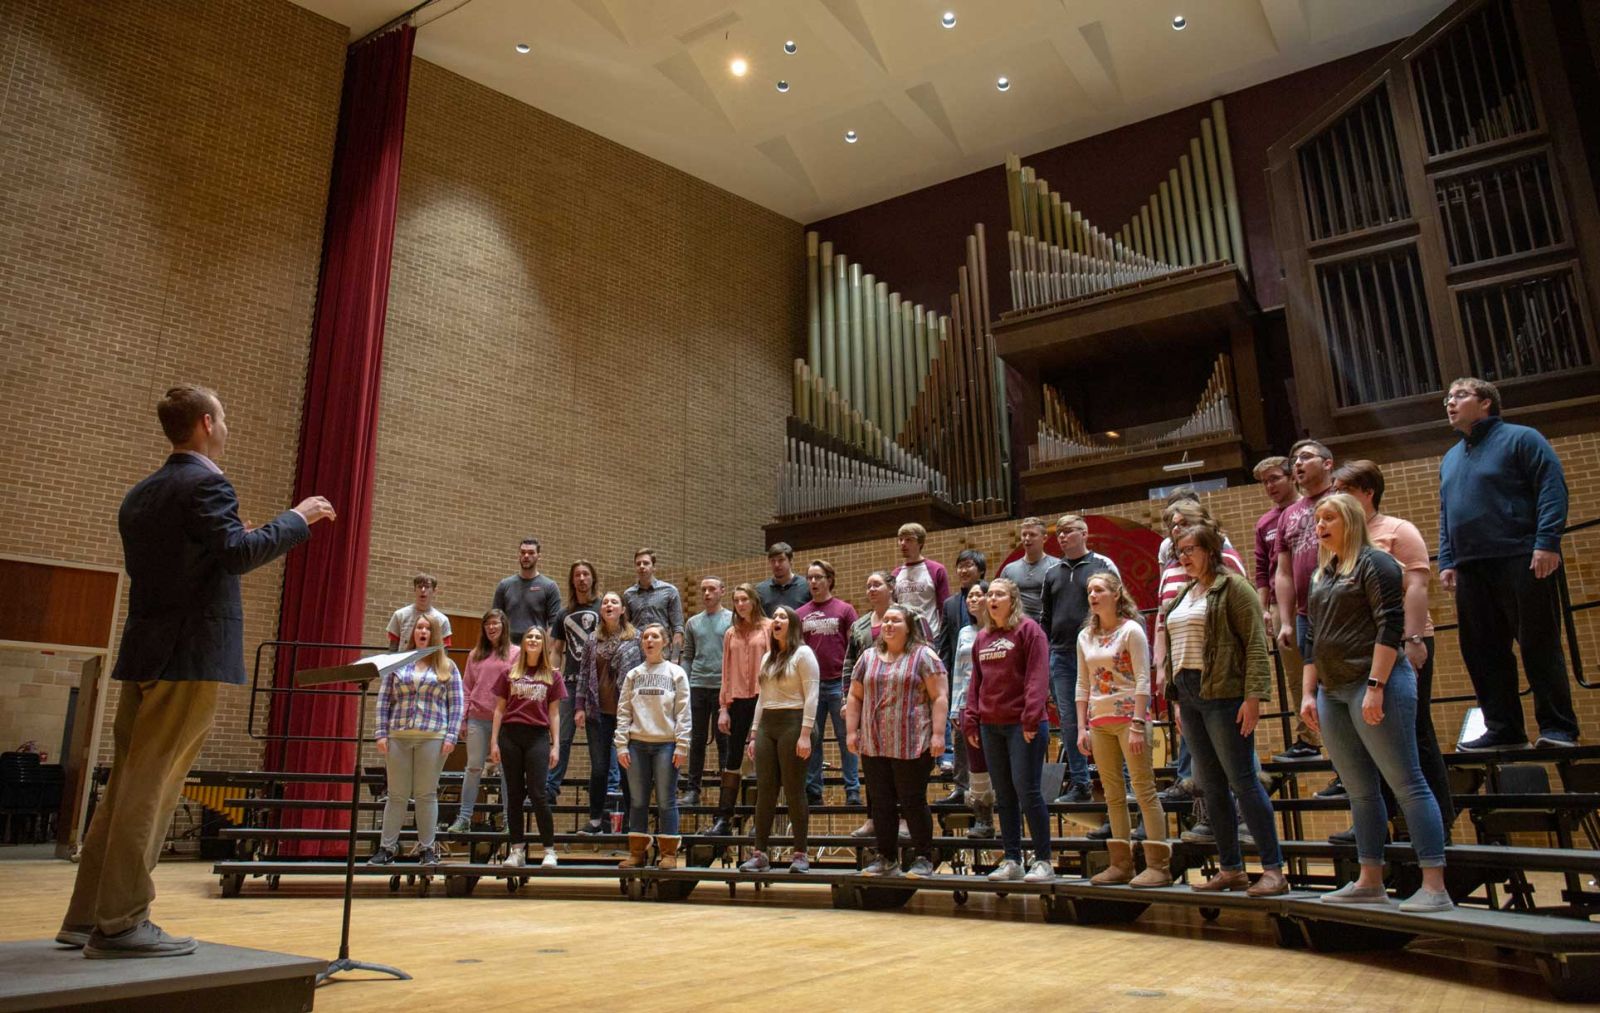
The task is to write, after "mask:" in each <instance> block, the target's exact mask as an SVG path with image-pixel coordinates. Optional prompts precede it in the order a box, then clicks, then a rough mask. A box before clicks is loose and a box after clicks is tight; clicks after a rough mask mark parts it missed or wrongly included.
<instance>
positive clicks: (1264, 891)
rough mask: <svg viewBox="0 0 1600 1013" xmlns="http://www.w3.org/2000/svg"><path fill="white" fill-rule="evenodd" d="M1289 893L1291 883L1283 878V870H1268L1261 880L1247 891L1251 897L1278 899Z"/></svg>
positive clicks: (1247, 894) (1246, 893)
mask: <svg viewBox="0 0 1600 1013" xmlns="http://www.w3.org/2000/svg"><path fill="white" fill-rule="evenodd" d="M1288 892H1289V881H1288V880H1287V879H1284V878H1283V870H1282V869H1268V870H1266V871H1265V872H1263V873H1262V874H1261V878H1260V879H1257V880H1256V881H1255V883H1253V884H1252V885H1251V887H1250V889H1248V890H1246V891H1245V895H1246V896H1249V897H1276V896H1278V895H1279V894H1284V893H1288Z"/></svg>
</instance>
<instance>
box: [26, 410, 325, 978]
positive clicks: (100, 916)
mask: <svg viewBox="0 0 1600 1013" xmlns="http://www.w3.org/2000/svg"><path fill="white" fill-rule="evenodd" d="M156 414H157V416H158V417H159V418H160V420H161V428H162V429H163V430H164V431H165V432H166V435H167V439H168V440H170V441H171V442H172V456H170V457H168V458H167V461H166V463H165V464H163V465H162V466H161V468H160V469H159V470H157V471H156V472H155V474H153V475H151V476H149V477H148V478H146V479H145V480H144V481H142V482H140V483H139V484H138V485H136V486H134V487H133V488H132V489H131V490H129V491H128V494H127V496H126V497H124V498H123V501H122V509H121V510H120V511H119V512H118V514H117V527H118V529H119V530H120V531H121V534H122V552H123V559H124V564H123V565H124V567H125V568H126V569H127V571H128V576H129V578H130V581H131V586H130V589H129V595H128V619H127V622H126V623H125V624H124V626H123V630H122V646H121V648H120V649H119V650H118V652H117V664H116V667H115V668H114V669H113V670H112V673H111V677H112V678H113V679H116V680H119V681H120V682H121V683H122V687H121V696H120V698H119V699H118V701H117V715H116V721H115V724H114V731H113V737H114V743H115V744H114V752H113V759H112V768H111V782H110V784H108V785H107V786H106V794H105V797H104V798H103V799H102V800H101V802H100V805H99V806H98V807H97V808H96V809H95V814H94V820H93V822H91V823H90V825H89V834H88V837H87V838H86V839H85V841H84V845H83V853H82V856H81V858H80V859H79V864H78V878H77V882H76V884H75V886H74V887H73V891H72V900H71V902H70V903H69V904H68V907H67V915H66V918H65V919H63V921H62V927H61V932H60V933H59V934H58V935H57V936H56V941H57V942H59V943H61V944H63V945H65V946H81V947H83V952H84V956H86V957H100V958H104V957H174V956H180V955H182V954H185V953H192V952H194V950H195V941H194V939H192V938H189V937H177V936H171V935H168V934H167V933H165V932H163V931H162V930H161V929H160V928H158V927H157V926H156V925H154V924H152V923H151V921H150V902H151V901H152V900H154V899H155V884H154V882H152V880H151V878H150V873H151V871H152V870H153V869H154V868H155V866H156V861H157V859H158V858H159V857H160V854H161V842H162V838H163V837H164V836H165V831H166V826H167V823H168V821H169V820H170V819H171V816H172V811H173V808H174V806H175V805H176V804H177V800H178V792H179V790H180V789H181V788H182V786H183V779H184V776H185V775H186V774H187V773H188V772H189V765H190V764H191V763H193V762H194V758H195V756H196V755H197V754H198V753H199V752H200V746H201V743H203V742H204V741H205V737H206V733H207V732H208V731H210V729H211V721H212V718H213V716H214V715H215V713H216V706H217V692H218V688H219V687H220V686H221V685H223V684H224V683H228V684H233V685H240V684H242V683H244V681H245V672H244V612H243V609H242V607H241V605H240V599H239V576H240V575H241V574H244V573H248V572H249V571H251V570H254V569H255V568H256V567H258V566H263V565H265V564H266V563H270V562H271V561H272V560H274V559H277V558H278V557H279V556H281V555H283V554H284V553H286V552H288V551H289V550H290V549H292V548H294V547H295V546H296V545H299V544H300V543H301V542H303V541H305V540H306V539H307V538H309V537H310V535H311V525H312V524H315V523H316V522H317V521H319V520H323V519H325V518H326V519H330V520H331V519H332V518H333V516H334V513H333V507H332V506H331V505H329V503H328V501H327V500H325V499H323V498H322V497H321V496H312V497H310V498H309V499H306V500H304V501H303V502H301V503H300V504H299V505H298V506H296V507H295V508H294V509H293V510H286V511H284V512H283V513H282V514H279V515H278V516H277V517H276V518H274V519H273V520H272V521H271V522H270V523H268V524H264V525H262V526H261V527H259V528H255V529H253V530H252V529H250V528H248V527H246V526H245V524H244V523H243V522H241V521H240V520H239V500H238V497H237V496H235V495H234V491H233V486H232V485H231V484H230V483H229V482H228V480H227V479H226V478H224V477H223V475H222V470H221V469H220V468H218V467H217V465H216V463H215V462H216V459H217V458H218V457H220V456H221V454H222V451H223V448H224V446H225V445H226V444H227V440H228V427H227V423H226V420H225V419H224V417H223V411H222V402H221V401H219V400H218V399H217V395H216V394H215V393H213V392H212V391H210V390H207V389H206V388H204V387H195V386H183V387H174V388H172V389H171V390H169V391H167V394H166V397H164V398H163V399H162V400H161V403H160V404H159V405H157V406H156Z"/></svg>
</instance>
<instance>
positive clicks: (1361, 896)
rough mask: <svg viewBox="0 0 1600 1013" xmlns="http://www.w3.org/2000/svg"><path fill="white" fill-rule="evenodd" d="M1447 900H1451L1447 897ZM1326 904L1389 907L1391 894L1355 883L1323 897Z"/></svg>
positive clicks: (1347, 884) (1376, 887) (1378, 888)
mask: <svg viewBox="0 0 1600 1013" xmlns="http://www.w3.org/2000/svg"><path fill="white" fill-rule="evenodd" d="M1445 899H1446V900H1448V899H1449V897H1448V895H1446V898H1445ZM1322 903H1324V904H1377V905H1380V906H1382V907H1388V906H1389V892H1388V891H1387V890H1385V889H1384V888H1383V887H1382V886H1381V885H1380V886H1356V884H1355V883H1346V884H1345V885H1344V886H1341V887H1339V889H1337V890H1334V891H1333V892H1332V893H1325V894H1323V895H1322Z"/></svg>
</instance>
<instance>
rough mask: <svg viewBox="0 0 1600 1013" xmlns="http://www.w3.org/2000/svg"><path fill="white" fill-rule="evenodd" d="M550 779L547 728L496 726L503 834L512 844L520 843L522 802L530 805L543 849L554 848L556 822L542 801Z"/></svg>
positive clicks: (521, 837) (542, 726)
mask: <svg viewBox="0 0 1600 1013" xmlns="http://www.w3.org/2000/svg"><path fill="white" fill-rule="evenodd" d="M549 775H550V728H549V727H548V726H547V725H525V724H514V725H508V724H502V725H501V726H500V781H501V784H502V786H503V788H504V792H503V794H504V799H503V801H504V804H505V807H506V833H507V834H508V835H510V837H511V843H512V844H521V843H522V842H523V834H524V831H523V828H522V823H523V818H524V817H523V815H522V799H523V796H524V795H526V796H527V799H528V801H529V802H531V803H532V804H533V817H534V819H536V820H538V821H539V840H540V841H541V842H542V843H543V844H544V846H545V847H546V848H553V847H555V844H556V821H555V817H553V816H551V815H550V802H549V801H548V800H547V799H546V798H545V795H544V788H545V784H544V782H545V778H546V777H548V776H549Z"/></svg>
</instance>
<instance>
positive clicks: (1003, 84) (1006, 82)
mask: <svg viewBox="0 0 1600 1013" xmlns="http://www.w3.org/2000/svg"><path fill="white" fill-rule="evenodd" d="M994 86H995V87H996V88H999V89H1000V90H1001V91H1009V90H1010V89H1011V79H1010V78H1009V77H1002V78H1001V79H1000V80H998V81H996V82H995V83H994Z"/></svg>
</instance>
